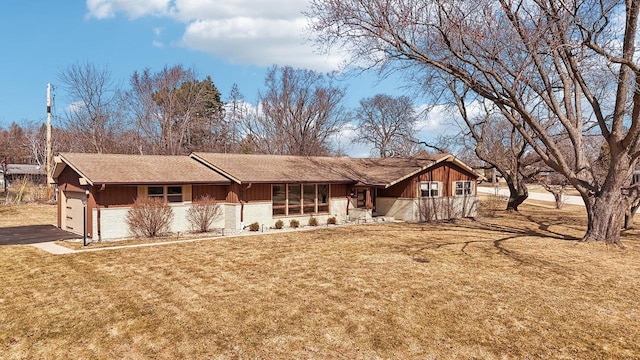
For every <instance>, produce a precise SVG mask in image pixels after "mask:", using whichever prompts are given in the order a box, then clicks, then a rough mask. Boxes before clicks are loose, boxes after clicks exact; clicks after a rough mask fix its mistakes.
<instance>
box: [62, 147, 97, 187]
mask: <svg viewBox="0 0 640 360" xmlns="http://www.w3.org/2000/svg"><path fill="white" fill-rule="evenodd" d="M54 160H56V169H55V172H54V176H53V178H54V179H56V180H57V179H58V177H59V176H60V174H61V173H62V171H63V170H64V168H65V166H68V167H70V168H71V169H72V170H73V171H75V172H76V174H78V175H79V176H80V180H79V181H80V185H89V186H93V181H91V179H89V178H88V177H87V176H86V175H85V174H84V173H82V171H80V170H79V169H78V168H76V167H75V166H73V165H72V164H71V162H70V161H69V160H67V159H65V157H64V156H63V155H62V154H59V155H58V156H56V157H54ZM58 163H63V164H64V166H63V167H62V168H60V171H58V170H57V168H58Z"/></svg>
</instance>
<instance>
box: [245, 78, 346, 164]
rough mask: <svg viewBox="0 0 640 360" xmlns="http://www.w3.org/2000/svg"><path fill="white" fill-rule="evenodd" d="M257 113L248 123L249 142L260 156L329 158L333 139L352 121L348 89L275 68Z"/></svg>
mask: <svg viewBox="0 0 640 360" xmlns="http://www.w3.org/2000/svg"><path fill="white" fill-rule="evenodd" d="M265 85H266V87H267V90H266V92H265V93H264V94H261V97H260V104H259V106H258V107H256V110H255V113H254V114H252V115H251V116H249V117H248V118H247V121H245V131H246V133H247V135H248V136H247V139H251V140H252V141H253V142H254V144H255V147H256V148H257V150H258V151H259V152H264V153H271V154H291V155H325V154H328V153H329V152H330V151H329V138H330V136H332V135H334V134H336V133H337V132H338V131H339V130H340V128H341V126H342V125H343V124H344V123H345V122H346V121H347V120H348V119H347V114H346V111H345V110H344V108H343V106H342V104H341V103H342V100H343V98H344V89H342V88H339V87H337V86H334V85H333V84H332V82H331V80H330V79H328V78H327V77H326V76H324V75H322V74H319V73H317V72H315V71H311V70H301V69H294V68H291V67H288V66H285V67H277V66H274V67H272V68H271V69H270V70H269V72H268V74H267V77H266V79H265Z"/></svg>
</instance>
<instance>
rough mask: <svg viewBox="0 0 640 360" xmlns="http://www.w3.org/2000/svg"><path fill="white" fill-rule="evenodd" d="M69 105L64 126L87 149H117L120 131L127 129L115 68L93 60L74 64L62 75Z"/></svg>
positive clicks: (61, 80) (106, 150)
mask: <svg viewBox="0 0 640 360" xmlns="http://www.w3.org/2000/svg"><path fill="white" fill-rule="evenodd" d="M59 81H60V82H61V83H62V87H63V88H64V90H65V91H66V93H67V97H68V100H69V103H70V105H69V108H68V109H67V111H66V113H65V116H64V117H63V119H62V127H63V128H65V129H66V130H67V131H69V132H72V133H74V134H75V136H74V137H72V139H73V140H74V142H75V143H76V146H77V147H78V148H80V149H82V151H85V152H96V153H103V152H114V148H113V147H114V146H116V145H117V144H118V142H117V141H115V138H116V137H117V134H118V133H119V131H120V130H122V129H123V122H122V117H121V115H122V113H121V111H120V107H121V104H122V97H121V91H120V87H119V86H118V84H117V83H116V82H115V81H114V80H113V79H112V77H111V71H110V70H109V69H108V68H107V67H106V66H105V67H100V66H97V65H95V64H93V63H85V64H75V65H70V66H69V67H68V68H66V69H65V70H63V71H62V72H61V73H60V74H59Z"/></svg>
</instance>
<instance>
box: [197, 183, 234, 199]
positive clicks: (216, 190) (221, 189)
mask: <svg viewBox="0 0 640 360" xmlns="http://www.w3.org/2000/svg"><path fill="white" fill-rule="evenodd" d="M228 189H229V186H228V185H193V187H192V188H191V192H192V196H193V201H198V200H199V199H200V198H202V197H203V196H205V195H209V196H210V197H212V198H214V199H216V200H218V201H225V200H226V199H227V193H228V191H229V190H228Z"/></svg>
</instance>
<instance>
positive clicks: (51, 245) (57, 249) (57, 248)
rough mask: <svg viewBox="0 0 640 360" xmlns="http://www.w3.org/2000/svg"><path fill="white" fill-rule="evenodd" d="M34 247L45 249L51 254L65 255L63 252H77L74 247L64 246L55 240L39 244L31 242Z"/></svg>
mask: <svg viewBox="0 0 640 360" xmlns="http://www.w3.org/2000/svg"><path fill="white" fill-rule="evenodd" d="M30 245H31V246H33V247H37V248H38V249H40V250H44V251H46V252H48V253H50V254H55V255H63V254H73V253H75V252H77V251H76V250H73V249H69V248H68V247H64V246H62V245H58V244H56V242H55V241H49V242H43V243H37V244H30Z"/></svg>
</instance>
